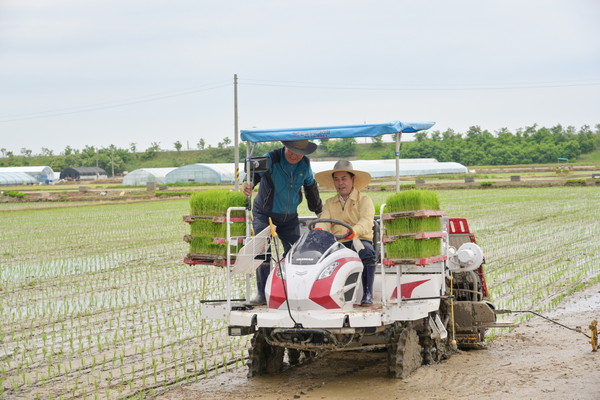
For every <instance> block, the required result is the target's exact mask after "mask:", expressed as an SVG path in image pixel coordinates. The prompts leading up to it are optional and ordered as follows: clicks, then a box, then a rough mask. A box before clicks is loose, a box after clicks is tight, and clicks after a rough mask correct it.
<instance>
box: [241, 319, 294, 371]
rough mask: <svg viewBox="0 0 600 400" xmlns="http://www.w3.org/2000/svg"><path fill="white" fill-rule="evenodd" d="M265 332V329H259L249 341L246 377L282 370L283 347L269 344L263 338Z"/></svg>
mask: <svg viewBox="0 0 600 400" xmlns="http://www.w3.org/2000/svg"><path fill="white" fill-rule="evenodd" d="M266 334H267V331H266V330H264V329H259V330H258V331H256V333H255V334H254V337H253V338H252V340H251V341H250V349H249V351H248V378H252V377H254V376H260V375H268V374H276V373H279V372H281V371H282V370H283V355H284V353H285V348H283V347H277V346H271V345H270V344H269V343H267V341H266V339H265V335H266Z"/></svg>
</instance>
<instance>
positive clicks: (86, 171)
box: [60, 167, 107, 181]
mask: <svg viewBox="0 0 600 400" xmlns="http://www.w3.org/2000/svg"><path fill="white" fill-rule="evenodd" d="M60 179H66V180H71V181H86V180H95V179H107V175H106V171H105V170H103V169H102V168H98V167H75V168H65V169H64V170H63V171H62V172H61V173H60Z"/></svg>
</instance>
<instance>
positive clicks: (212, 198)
mask: <svg viewBox="0 0 600 400" xmlns="http://www.w3.org/2000/svg"><path fill="white" fill-rule="evenodd" d="M247 201H248V200H247V199H246V196H244V194H242V193H240V192H232V191H230V190H217V189H214V190H206V191H201V192H195V193H194V194H193V195H192V197H190V210H191V213H192V215H206V216H225V213H226V212H227V208H229V207H245V206H246V204H247ZM236 213H237V214H236V215H237V216H244V212H243V211H241V212H240V211H236Z"/></svg>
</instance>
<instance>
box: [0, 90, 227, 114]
mask: <svg viewBox="0 0 600 400" xmlns="http://www.w3.org/2000/svg"><path fill="white" fill-rule="evenodd" d="M226 86H231V82H219V83H214V84H207V85H202V86H200V87H192V88H187V89H180V90H175V91H168V92H161V93H154V94H148V95H144V96H138V97H133V98H130V99H123V100H117V101H113V102H103V103H95V104H87V105H83V106H76V107H69V108H61V109H55V110H48V111H38V112H34V113H28V114H19V115H13V116H5V117H3V118H0V122H10V121H23V120H28V119H39V118H50V117H56V116H60V115H67V114H77V113H82V112H89V111H98V110H106V109H110V108H120V107H126V106H130V105H133V104H139V103H148V102H152V101H158V100H163V99H167V98H171V97H179V96H187V95H190V94H194V93H200V92H206V91H208V90H214V89H218V88H222V87H226Z"/></svg>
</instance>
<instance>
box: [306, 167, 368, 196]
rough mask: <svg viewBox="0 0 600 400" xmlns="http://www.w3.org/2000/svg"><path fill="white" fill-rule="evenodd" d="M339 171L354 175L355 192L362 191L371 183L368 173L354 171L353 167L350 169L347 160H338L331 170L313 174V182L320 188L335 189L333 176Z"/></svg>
mask: <svg viewBox="0 0 600 400" xmlns="http://www.w3.org/2000/svg"><path fill="white" fill-rule="evenodd" d="M340 171H345V172H349V173H351V174H354V189H356V190H362V189H364V188H366V187H367V186H368V185H369V183H370V182H371V174H369V173H368V172H364V171H358V170H355V169H354V167H352V163H351V162H350V161H348V160H340V161H338V162H336V163H335V165H334V166H333V169H330V170H327V171H322V172H319V173H317V174H315V180H316V181H317V182H318V183H319V185H321V186H325V187H328V188H331V189H335V184H334V182H333V174H334V173H336V172H340Z"/></svg>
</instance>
